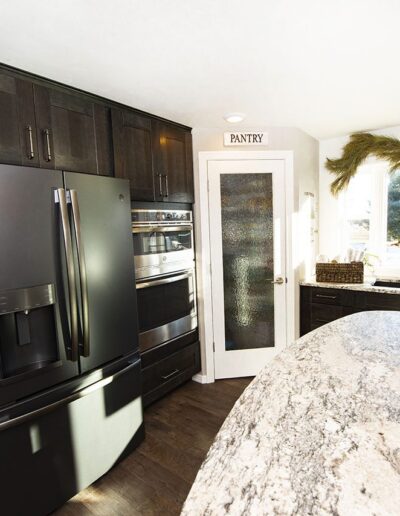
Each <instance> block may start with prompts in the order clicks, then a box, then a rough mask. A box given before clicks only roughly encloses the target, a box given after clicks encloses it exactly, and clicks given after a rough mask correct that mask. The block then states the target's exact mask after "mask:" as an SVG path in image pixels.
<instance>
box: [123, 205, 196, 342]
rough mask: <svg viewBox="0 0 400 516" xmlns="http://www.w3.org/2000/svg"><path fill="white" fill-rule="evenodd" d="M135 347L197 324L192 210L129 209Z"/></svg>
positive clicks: (183, 332) (165, 337)
mask: <svg viewBox="0 0 400 516" xmlns="http://www.w3.org/2000/svg"><path fill="white" fill-rule="evenodd" d="M132 234H133V247H134V254H135V257H134V259H135V273H136V290H137V300H138V315H139V349H140V351H141V352H144V351H147V350H149V349H151V348H153V347H155V346H158V345H161V344H163V343H165V342H167V341H169V340H171V339H175V338H177V337H179V336H182V335H185V334H186V333H188V332H191V331H194V330H195V329H196V328H197V307H196V275H195V262H194V249H193V223H192V212H191V211H189V210H175V211H174V210H145V209H140V210H132Z"/></svg>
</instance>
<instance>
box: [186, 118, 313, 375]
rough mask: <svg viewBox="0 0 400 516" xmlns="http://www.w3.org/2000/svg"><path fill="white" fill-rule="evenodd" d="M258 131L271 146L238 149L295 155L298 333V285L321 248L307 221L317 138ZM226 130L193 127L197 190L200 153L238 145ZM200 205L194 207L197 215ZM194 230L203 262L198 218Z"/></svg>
mask: <svg viewBox="0 0 400 516" xmlns="http://www.w3.org/2000/svg"><path fill="white" fill-rule="evenodd" d="M251 129H252V128H249V127H244V126H241V125H237V124H235V125H232V126H230V127H229V128H226V129H225V130H232V131H244V130H246V131H247V130H251ZM257 130H260V131H261V130H262V131H266V132H268V145H265V146H264V145H263V146H261V145H257V146H256V147H251V146H240V147H237V150H238V151H246V150H247V151H263V150H270V151H271V150H290V151H293V158H294V191H293V196H294V198H293V205H294V216H293V221H292V226H293V239H292V248H293V257H292V261H293V267H294V277H295V281H294V287H292V288H294V290H295V293H294V294H295V299H296V303H295V334H296V336H298V334H299V287H298V282H299V280H300V279H303V278H304V277H306V276H307V273H308V271H309V270H310V269H311V268H312V266H313V262H314V259H315V253H316V252H318V249H314V248H313V246H312V245H311V243H310V229H309V228H310V221H309V220H307V210H306V204H307V202H309V197H307V196H305V192H310V193H312V194H314V196H315V200H317V199H318V141H317V140H316V139H315V138H313V137H311V136H309V135H308V134H306V133H305V132H303V131H301V130H300V129H297V128H286V127H279V128H277V127H259V126H258V127H257ZM223 133H224V130H223V129H217V128H194V129H193V157H194V180H195V189H197V190H198V189H199V152H202V151H204V152H207V151H226V150H229V151H232V150H235V147H224V144H223ZM197 209H198V207H197V206H196V205H195V206H194V213H195V215H196V211H197ZM195 229H196V234H197V241H196V243H197V248H196V253H197V256H196V258H197V260H198V263H199V264H200V262H201V261H202V248H203V245H202V242H201V237H200V231H199V220H198V217H197V218H196V217H195ZM197 274H198V285H199V287H200V288H199V291H198V299H199V332H200V341H201V353H202V375H207V367H206V361H205V349H204V342H203V339H202V336H203V335H204V332H205V327H204V320H203V317H202V311H203V306H204V304H203V298H202V291H201V284H202V278H201V267H200V266H198V268H197Z"/></svg>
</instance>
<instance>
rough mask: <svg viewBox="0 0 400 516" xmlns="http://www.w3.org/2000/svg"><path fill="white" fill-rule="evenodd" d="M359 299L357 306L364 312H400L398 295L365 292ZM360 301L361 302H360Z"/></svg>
mask: <svg viewBox="0 0 400 516" xmlns="http://www.w3.org/2000/svg"><path fill="white" fill-rule="evenodd" d="M363 294H364V296H363V297H362V298H360V299H359V303H358V304H359V305H360V306H361V308H362V309H364V310H400V295H398V294H383V293H379V292H377V293H375V292H365V293H363ZM360 301H361V302H360Z"/></svg>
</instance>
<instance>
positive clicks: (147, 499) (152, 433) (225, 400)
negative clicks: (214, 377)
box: [54, 378, 251, 516]
mask: <svg viewBox="0 0 400 516" xmlns="http://www.w3.org/2000/svg"><path fill="white" fill-rule="evenodd" d="M250 380H251V379H249V378H242V379H233V380H218V381H217V382H215V383H213V384H208V385H200V384H198V383H195V382H192V381H190V382H188V383H187V384H185V385H183V386H182V387H180V388H178V389H176V390H175V391H174V392H172V393H171V394H170V395H168V396H166V397H165V398H163V399H162V400H160V401H158V402H156V403H154V404H153V405H152V406H150V407H149V408H148V409H147V410H146V412H145V425H146V439H145V441H144V442H143V443H142V444H141V445H140V446H139V447H138V448H137V449H136V450H135V451H134V452H133V453H132V454H131V455H129V457H127V458H126V459H125V460H123V461H122V462H121V463H120V464H118V466H116V467H115V468H113V469H112V470H111V471H110V472H109V473H107V474H106V475H104V477H103V478H101V479H100V480H98V481H97V482H95V483H94V484H93V485H91V486H90V487H88V488H87V489H85V490H84V491H82V492H81V493H79V494H78V495H76V496H75V497H74V498H72V499H71V500H70V501H69V502H68V503H66V504H65V505H64V506H63V507H61V508H60V509H59V510H58V511H56V512H55V513H54V514H55V515H56V516H71V515H74V516H79V515H87V516H92V515H98V516H116V515H118V516H122V515H124V516H125V515H149V516H150V515H157V516H160V515H163V516H167V515H178V514H179V513H180V510H181V507H182V504H183V502H184V500H185V498H186V496H187V494H188V492H189V490H190V487H191V485H192V483H193V481H194V479H195V477H196V473H197V471H198V469H199V467H200V465H201V463H202V461H203V460H204V458H205V456H206V454H207V451H208V449H209V447H210V445H211V443H212V441H213V439H214V437H215V435H216V433H217V432H218V430H219V428H220V427H221V424H222V423H223V421H224V419H225V418H226V416H227V415H228V413H229V411H230V409H231V408H232V406H233V404H234V403H235V401H236V400H237V398H238V397H239V396H240V394H241V393H242V392H243V390H244V388H245V387H246V386H247V385H248V384H249V382H250Z"/></svg>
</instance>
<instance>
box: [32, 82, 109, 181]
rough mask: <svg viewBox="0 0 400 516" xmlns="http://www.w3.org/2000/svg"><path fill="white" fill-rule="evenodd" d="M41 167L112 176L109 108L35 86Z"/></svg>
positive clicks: (85, 99)
mask: <svg viewBox="0 0 400 516" xmlns="http://www.w3.org/2000/svg"><path fill="white" fill-rule="evenodd" d="M34 96H35V109H36V122H37V133H38V144H39V159H40V166H41V167H44V168H56V169H59V170H67V171H71V172H85V173H87V174H101V175H112V174H113V164H112V152H111V145H112V143H111V122H110V115H109V112H108V111H107V110H108V108H107V107H104V106H102V105H98V104H96V103H95V102H92V101H91V100H90V99H88V98H85V97H82V96H78V95H73V94H69V93H65V92H63V91H61V90H58V89H52V88H46V87H43V86H37V85H35V86H34Z"/></svg>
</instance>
